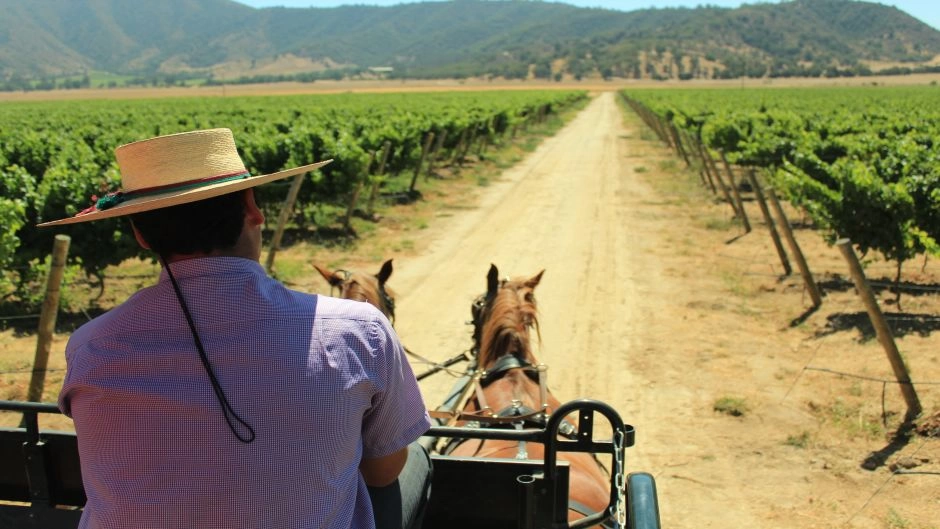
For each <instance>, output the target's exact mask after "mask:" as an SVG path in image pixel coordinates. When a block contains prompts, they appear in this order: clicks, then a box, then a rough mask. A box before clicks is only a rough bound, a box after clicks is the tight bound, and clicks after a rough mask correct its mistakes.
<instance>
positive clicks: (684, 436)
mask: <svg viewBox="0 0 940 529" xmlns="http://www.w3.org/2000/svg"><path fill="white" fill-rule="evenodd" d="M640 136H641V124H640V123H639V121H638V120H637V119H636V118H635V117H630V118H628V119H626V120H624V119H623V114H622V113H621V111H620V109H619V108H618V106H617V104H616V102H615V99H614V93H613V92H605V93H602V94H601V95H599V96H598V97H596V98H595V99H594V100H593V101H592V102H591V103H590V105H589V106H588V107H587V108H586V109H585V110H583V111H582V112H581V113H580V114H579V115H578V116H577V117H576V118H575V119H574V120H573V121H572V122H571V123H570V124H568V125H567V126H566V127H565V128H564V129H562V130H561V131H560V132H559V133H558V134H557V135H556V136H554V137H552V138H550V139H548V140H546V141H545V142H544V143H543V144H542V145H541V146H540V147H539V148H538V150H537V151H536V152H534V153H533V154H532V155H530V156H529V157H528V158H527V159H526V160H525V161H523V162H521V163H520V164H518V165H517V166H515V167H513V168H512V169H510V170H508V171H506V172H504V173H503V174H502V175H500V176H499V178H498V179H497V180H495V181H493V182H492V183H491V184H490V185H489V187H487V188H485V189H484V190H483V191H482V194H481V196H480V201H479V204H478V207H476V208H473V209H469V210H466V211H460V212H459V213H458V214H456V215H453V216H447V217H444V216H442V217H439V218H437V219H435V220H434V221H433V223H431V226H430V228H429V229H428V230H427V233H426V234H424V233H423V234H422V238H427V240H429V241H430V242H428V243H427V244H428V246H427V248H426V249H425V250H421V251H419V252H417V253H418V255H417V256H416V257H405V256H403V257H397V258H396V261H395V263H396V264H395V275H394V277H393V278H392V281H391V283H392V286H393V287H394V288H395V289H396V291H397V292H398V293H399V298H398V309H397V319H396V328H397V330H398V332H399V334H400V335H401V337H402V341H403V342H404V343H405V344H406V345H407V346H408V347H409V348H411V349H412V350H414V351H415V352H418V353H419V354H422V355H424V356H427V357H430V358H433V359H437V360H443V359H445V358H448V357H450V356H452V355H454V354H457V353H459V352H461V351H463V350H465V349H467V348H468V347H469V345H470V334H469V333H470V329H469V327H468V326H467V325H466V322H467V320H468V319H469V317H470V304H471V301H472V300H473V299H474V298H475V297H476V296H477V295H479V294H480V293H482V292H483V291H484V290H485V276H486V273H487V270H488V268H489V266H490V263H494V264H496V265H497V266H498V267H499V270H500V274H501V275H511V276H520V275H523V276H531V275H533V274H535V273H537V272H538V271H539V270H542V269H545V275H544V277H543V278H542V282H541V284H540V285H539V287H538V288H537V290H536V295H537V298H538V301H539V308H540V322H541V331H542V344H543V347H542V349H541V351H540V352H539V353H538V357H539V358H540V360H542V361H543V362H545V363H546V364H548V366H549V374H550V375H549V386H550V387H551V389H552V390H553V392H554V393H555V394H556V396H558V397H559V398H560V399H561V400H562V401H565V400H570V399H574V398H580V397H590V398H596V399H599V400H603V401H606V402H608V403H610V404H612V405H613V406H614V407H615V408H617V410H618V411H619V412H620V413H621V415H622V416H623V417H624V419H625V421H626V422H628V423H630V424H632V425H633V426H635V427H636V430H637V443H636V446H635V447H634V448H632V449H630V450H628V452H627V457H628V469H629V470H642V471H648V472H650V473H652V474H653V475H654V476H655V477H656V479H657V484H658V487H659V494H660V507H661V512H662V521H663V526H664V527H668V528H689V529H691V528H702V527H723V528H724V527H735V528H745V527H755V528H756V527H761V528H781V529H783V528H829V527H853V528H856V527H858V528H881V527H917V528H920V527H936V525H935V524H936V520H937V519H938V516H940V494H938V493H937V490H940V489H938V488H937V487H935V486H931V483H930V479H931V478H932V476H924V478H926V479H917V478H905V477H892V475H891V474H890V471H889V470H888V468H887V465H884V466H881V467H880V468H879V469H877V471H874V472H872V471H869V470H864V469H861V468H860V467H859V462H860V461H861V460H862V459H864V457H865V455H866V454H867V453H868V452H869V451H874V450H878V449H881V448H883V447H884V444H885V441H884V439H883V438H879V434H877V433H874V434H873V433H864V431H861V430H858V429H857V428H855V426H853V424H852V423H853V421H857V422H858V423H859V425H863V426H866V427H868V426H869V425H870V423H874V422H876V421H877V419H869V417H870V416H873V417H877V413H878V412H877V411H876V410H877V407H878V405H879V402H878V396H877V395H878V391H879V390H880V389H881V388H882V386H881V385H880V384H868V385H863V384H860V383H858V382H852V381H851V380H848V379H834V378H833V377H832V376H831V375H818V374H814V373H812V372H805V373H804V372H801V369H802V368H804V366H806V365H807V364H808V363H810V362H817V363H820V365H828V366H830V367H834V368H837V369H841V370H844V371H851V372H864V373H869V374H876V376H881V377H885V378H890V376H889V372H886V371H887V369H886V362H885V360H884V355H883V353H880V352H879V351H878V348H877V344H875V346H874V348H873V347H872V344H871V342H867V343H865V342H863V343H860V342H859V340H857V339H856V338H855V336H853V335H852V334H851V333H847V332H842V333H832V334H830V333H828V331H826V329H828V326H829V324H830V323H829V321H828V320H827V319H826V318H827V314H828V313H825V312H823V311H821V312H819V313H817V314H810V313H807V314H810V316H809V317H808V318H807V319H806V321H805V322H804V324H803V325H802V326H801V327H796V328H788V326H787V322H788V321H789V320H790V319H792V318H794V317H795V316H798V315H800V313H801V312H803V311H804V310H805V309H806V308H807V307H808V303H809V300H808V299H807V298H806V296H805V295H802V294H801V293H800V292H801V290H800V289H801V284H800V282H799V278H798V277H793V276H790V277H788V278H785V279H784V280H781V279H780V275H779V272H777V271H776V270H775V267H776V265H775V264H774V255H775V254H774V251H773V249H772V248H771V247H770V240H769V238H767V237H764V234H766V232H763V234H762V233H761V232H760V231H759V230H761V229H763V228H761V226H760V224H759V222H758V224H757V227H756V228H755V230H756V231H755V232H753V233H751V234H748V235H747V236H746V237H743V238H739V237H736V235H737V234H736V233H735V231H736V228H735V227H734V226H733V225H728V224H724V228H721V227H719V228H718V229H713V228H706V227H704V226H705V225H707V224H708V223H709V221H713V223H714V224H717V225H718V226H722V225H723V224H722V223H726V222H727V220H726V219H727V218H728V217H729V216H730V215H729V210H728V209H727V204H719V203H717V202H715V203H711V204H709V203H708V202H707V201H705V202H704V203H702V204H701V205H700V206H696V207H690V206H689V205H688V204H686V205H683V202H682V198H681V197H679V196H678V195H681V194H682V193H683V192H684V191H682V190H678V191H676V193H675V194H670V193H663V192H662V189H661V188H660V189H658V190H657V189H653V188H652V187H651V186H650V184H649V182H654V181H656V180H655V179H658V178H662V179H668V178H670V177H671V178H675V174H672V175H670V174H666V173H664V172H663V171H662V170H660V168H661V167H668V166H669V164H670V163H672V164H675V162H674V161H672V160H673V158H672V156H671V154H670V153H669V152H667V151H666V150H665V149H664V148H662V146H661V145H659V144H658V143H656V142H653V141H649V140H648V139H647V140H641V139H640ZM687 183H688V182H687ZM657 185H661V184H659V183H658V181H657ZM749 207H754V204H750V205H749ZM751 215H752V219H756V218H757V217H756V215H758V213H757V210H756V208H755V209H754V210H753V211H752V213H751ZM729 231H730V232H731V233H730V234H729ZM801 237H803V240H804V241H806V242H807V250H806V252H807V257H808V258H809V259H811V260H812V261H811V262H813V263H816V264H817V266H820V267H822V264H821V263H825V266H827V267H833V268H834V269H835V270H840V269H844V263H841V262H840V258H839V257H838V255H837V252H836V251H835V250H834V249H832V248H830V247H828V246H826V245H825V244H823V243H822V241H821V238H819V237H818V235H814V234H812V233H808V234H802V235H801ZM729 238H734V239H738V240H737V241H736V242H735V243H734V244H730V243H729V241H728V239H729ZM422 244H424V242H423V243H422ZM834 254H836V255H835V256H834ZM729 260H730V266H729V264H728V262H729ZM931 303H934V302H931ZM826 307H827V308H830V309H831V310H832V311H834V312H835V313H837V314H851V313H856V312H855V311H857V310H859V309H858V300H857V298H855V297H854V296H853V295H852V293H851V289H849V290H848V291H842V292H831V293H829V296H828V297H827V301H826ZM925 310H926V311H927V312H928V313H929V312H930V311H935V310H936V308H935V307H934V306H931V307H928V308H925ZM815 329H823V331H825V332H826V334H825V336H827V337H826V338H824V339H823V338H819V336H822V335H823V334H820V333H819V332H821V331H815ZM813 332H817V334H815V335H814V334H813ZM907 340H908V341H907V343H905V344H904V345H903V346H902V348H903V349H904V350H905V351H906V352H907V353H908V354H910V355H911V356H910V357H911V358H915V357H916V358H922V359H923V362H921V363H919V364H918V365H919V367H915V369H919V371H917V372H918V373H919V374H920V376H921V377H922V379H926V380H931V379H935V378H937V377H940V370H938V369H937V365H938V364H937V354H936V346H935V343H936V342H935V341H934V342H933V343H934V345H930V337H929V333H927V335H926V337H925V338H924V339H923V340H921V338H920V337H908V339H907ZM421 370H422V366H420V365H416V371H419V372H420V371H421ZM847 380H848V381H847ZM452 383H453V379H452V378H450V377H447V376H444V375H435V376H433V377H430V378H428V379H426V380H425V381H424V382H423V385H422V389H423V390H424V392H425V395H426V398H427V400H428V402H429V404H431V405H433V404H435V403H439V402H441V400H442V398H443V395H444V393H445V392H446V391H447V390H449V389H450V387H451V385H452ZM850 384H854V385H851V386H850ZM925 389H929V388H925ZM849 395H852V396H851V397H849ZM724 397H733V398H740V399H742V401H744V402H746V403H747V406H748V407H749V410H748V411H747V414H746V415H745V416H744V417H732V416H729V415H725V414H721V413H717V412H716V411H715V410H714V409H713V408H714V403H715V402H716V401H717V400H719V399H721V398H724ZM922 398H923V397H922ZM928 398H934V399H935V398H936V397H928ZM844 399H854V400H853V401H851V402H848V403H846V401H845V400H844ZM855 401H857V402H858V403H859V404H858V406H859V408H858V409H857V416H853V415H851V414H854V413H856V409H855V408H850V407H849V404H852V405H854V404H853V403H854V402H855ZM925 402H932V401H925ZM888 406H889V408H893V409H896V408H897V407H898V399H897V396H896V395H895V393H893V392H889V393H888ZM929 406H930V404H928V409H930V408H929ZM842 407H846V408H848V409H851V410H853V411H851V412H850V417H849V419H848V420H847V422H843V421H842V419H841V418H840V417H841V416H840V415H839V414H840V413H842V412H841V409H842ZM888 454H889V456H890V457H891V458H897V457H914V459H915V460H916V461H920V462H926V463H927V466H926V467H920V468H921V469H923V470H928V471H929V470H933V471H936V470H937V468H936V467H937V464H936V463H937V457H938V456H940V443H938V442H937V441H923V442H922V441H917V442H916V443H912V444H910V445H908V446H906V447H905V448H902V449H901V450H899V451H897V452H888ZM934 478H935V477H934ZM905 524H907V525H905ZM932 524H933V525H932Z"/></svg>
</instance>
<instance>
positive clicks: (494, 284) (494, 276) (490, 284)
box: [486, 263, 499, 296]
mask: <svg viewBox="0 0 940 529" xmlns="http://www.w3.org/2000/svg"><path fill="white" fill-rule="evenodd" d="M497 288H499V270H497V269H496V265H494V264H492V263H491V264H490V271H489V273H487V274H486V295H487V296H492V295H495V294H496V289H497Z"/></svg>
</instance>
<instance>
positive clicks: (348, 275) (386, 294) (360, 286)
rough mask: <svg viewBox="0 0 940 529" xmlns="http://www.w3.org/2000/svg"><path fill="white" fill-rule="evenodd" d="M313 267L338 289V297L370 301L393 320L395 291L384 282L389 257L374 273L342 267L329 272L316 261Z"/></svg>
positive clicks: (389, 270) (387, 272)
mask: <svg viewBox="0 0 940 529" xmlns="http://www.w3.org/2000/svg"><path fill="white" fill-rule="evenodd" d="M313 267H314V268H316V269H317V271H318V272H320V275H321V276H323V279H326V281H327V283H329V284H330V286H331V287H332V288H335V289H338V290H339V297H341V298H346V299H353V300H356V301H365V302H367V303H370V304H372V305H374V306H375V307H376V308H378V309H379V310H381V311H382V312H383V313H384V314H385V316H386V317H388V319H389V321H391V322H392V323H394V322H395V292H394V291H393V290H392V289H391V288H389V287H387V286H386V284H385V283H386V282H387V281H388V278H389V277H391V275H392V260H391V259H389V260H387V261H385V262H384V263H383V264H382V268H381V269H379V272H378V273H377V274H375V275H372V274H364V273H361V272H351V271H349V270H343V269H338V270H334V271H332V272H331V271H329V270H327V269H326V268H323V267H322V266H320V265H318V264H316V263H313Z"/></svg>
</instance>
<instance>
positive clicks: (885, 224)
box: [624, 86, 940, 280]
mask: <svg viewBox="0 0 940 529" xmlns="http://www.w3.org/2000/svg"><path fill="white" fill-rule="evenodd" d="M624 95H625V97H626V98H627V99H628V100H629V101H630V102H631V104H632V105H633V106H634V108H635V109H636V110H637V112H638V113H640V114H641V115H643V116H644V118H645V119H646V120H647V121H648V122H649V123H651V125H652V126H653V127H654V128H655V129H656V130H657V132H658V133H659V134H660V136H661V137H663V138H664V139H667V140H669V141H671V142H673V143H675V140H678V141H679V142H682V141H683V140H686V141H688V142H690V143H691V144H693V145H702V146H704V148H706V149H709V150H710V153H714V154H711V155H714V156H716V157H721V156H724V157H725V160H726V161H727V162H729V163H731V164H736V165H739V166H743V167H747V168H751V169H755V170H757V172H758V173H759V174H760V175H762V176H763V178H764V179H766V181H767V182H768V183H769V185H771V186H773V187H774V188H775V189H776V190H777V191H778V192H779V193H780V194H781V195H782V197H783V198H785V199H787V200H789V201H790V202H791V203H792V204H793V205H794V206H796V207H797V208H799V209H800V210H802V211H804V212H805V213H806V214H807V215H808V216H809V217H810V218H811V220H812V221H813V222H814V223H815V224H816V225H817V226H819V227H820V228H822V229H823V230H824V231H825V233H826V234H827V238H828V240H829V241H830V242H834V241H836V240H837V239H841V238H846V239H849V240H850V241H851V242H852V243H853V244H854V245H855V246H856V247H857V248H858V250H859V251H860V252H862V254H863V255H865V254H867V252H869V251H870V250H875V251H877V252H880V253H881V254H882V255H883V256H884V257H886V258H887V259H889V260H893V261H895V262H896V263H897V277H898V280H899V278H900V274H901V268H902V265H903V263H904V262H905V261H907V260H909V259H912V258H914V257H917V256H925V257H926V256H931V255H933V256H936V255H938V254H940V246H938V241H940V151H938V149H937V147H938V145H937V142H938V140H940V107H938V106H937V104H936V103H937V101H938V100H940V89H938V88H937V87H936V86H926V87H892V88H885V87H858V88H840V89H829V90H809V89H799V88H794V89H766V90H748V91H745V90H630V91H629V92H626V93H625V94H624ZM679 144H680V145H683V143H679Z"/></svg>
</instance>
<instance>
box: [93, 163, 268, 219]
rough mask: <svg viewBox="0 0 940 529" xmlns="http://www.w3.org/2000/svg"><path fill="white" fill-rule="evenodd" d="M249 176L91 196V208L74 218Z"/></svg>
mask: <svg viewBox="0 0 940 529" xmlns="http://www.w3.org/2000/svg"><path fill="white" fill-rule="evenodd" d="M250 176H251V173H249V172H248V171H244V172H240V173H231V174H224V175H219V176H210V177H208V178H199V179H196V180H187V181H185V182H179V183H176V184H167V185H162V186H154V187H142V188H140V189H134V190H132V191H114V192H111V193H108V194H107V195H105V196H103V197H101V198H98V197H97V196H95V195H92V197H91V200H92V202H94V204H92V205H91V206H89V207H87V208H85V209H83V210H82V211H79V212H78V213H77V214H76V215H75V216H76V217H80V216H82V215H87V214H88V213H92V212H95V211H104V210H106V209H110V208H113V207H114V206H117V205H118V204H121V203H123V202H125V201H127V200H131V199H135V198H142V197H147V196H152V195H161V194H164V193H167V192H171V191H188V190H190V189H196V188H200V187H204V186H207V185H210V184H220V183H223V182H228V181H231V180H241V179H244V178H248V177H250Z"/></svg>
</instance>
